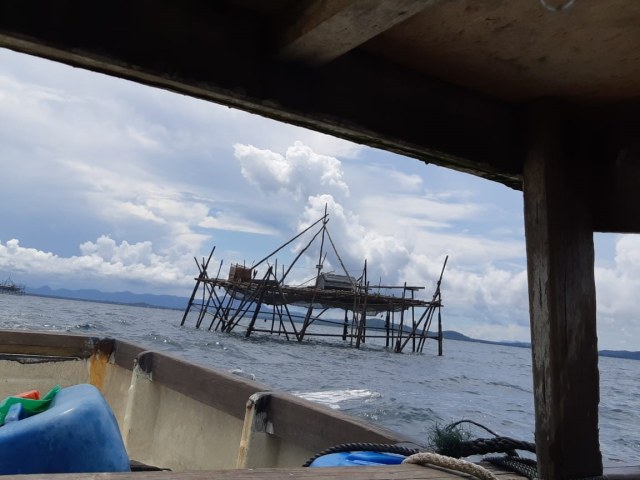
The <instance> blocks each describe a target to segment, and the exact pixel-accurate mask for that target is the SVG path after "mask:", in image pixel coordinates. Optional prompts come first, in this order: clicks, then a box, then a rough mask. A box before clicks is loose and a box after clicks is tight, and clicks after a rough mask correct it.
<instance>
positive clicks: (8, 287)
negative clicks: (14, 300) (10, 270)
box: [0, 278, 25, 295]
mask: <svg viewBox="0 0 640 480" xmlns="http://www.w3.org/2000/svg"><path fill="white" fill-rule="evenodd" d="M24 289H25V286H24V285H18V284H17V283H15V282H13V281H12V280H11V278H8V279H6V280H5V281H4V282H0V293H7V294H9V295H24Z"/></svg>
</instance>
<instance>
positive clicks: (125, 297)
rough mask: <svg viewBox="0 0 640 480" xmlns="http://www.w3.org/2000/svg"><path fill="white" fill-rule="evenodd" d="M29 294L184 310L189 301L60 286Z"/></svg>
mask: <svg viewBox="0 0 640 480" xmlns="http://www.w3.org/2000/svg"><path fill="white" fill-rule="evenodd" d="M26 293H27V295H40V296H44V297H56V298H68V299H73V300H86V301H91V302H104V303H119V304H124V305H134V306H139V307H156V308H171V309H175V310H184V309H185V308H186V307H187V302H188V301H189V299H188V298H186V297H178V296H173V295H153V294H150V293H145V294H140V293H131V292H101V291H100V290H89V289H82V290H68V289H66V288H60V289H56V290H53V289H51V288H50V287H47V286H44V287H40V288H29V287H27V289H26Z"/></svg>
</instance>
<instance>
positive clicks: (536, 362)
mask: <svg viewBox="0 0 640 480" xmlns="http://www.w3.org/2000/svg"><path fill="white" fill-rule="evenodd" d="M527 125H528V129H527V130H528V132H527V137H526V140H527V152H526V155H525V164H524V174H523V177H524V214H525V231H526V244H527V268H528V280H529V311H530V317H531V337H532V343H533V348H532V355H533V379H534V394H535V410H536V449H537V457H538V469H539V475H540V476H541V478H544V479H545V480H559V479H562V480H564V479H570V478H582V477H589V476H597V475H601V474H602V455H601V453H600V446H599V441H598V402H599V374H598V351H597V334H596V293H595V282H594V248H593V221H592V212H591V206H590V204H589V192H588V190H589V188H590V186H591V185H592V183H591V175H592V173H591V164H590V159H589V154H588V143H589V138H588V134H587V133H586V132H584V131H581V130H580V128H579V127H578V126H577V125H576V124H575V123H573V122H572V121H571V120H570V118H569V116H568V114H567V113H566V111H565V109H564V108H562V107H561V106H559V105H555V104H553V103H552V102H550V101H545V102H540V103H538V104H535V105H533V106H532V108H531V110H530V112H529V113H528V122H527Z"/></svg>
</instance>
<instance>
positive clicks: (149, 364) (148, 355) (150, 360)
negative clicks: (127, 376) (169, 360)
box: [134, 350, 155, 380]
mask: <svg viewBox="0 0 640 480" xmlns="http://www.w3.org/2000/svg"><path fill="white" fill-rule="evenodd" d="M154 354H155V352H153V351H151V350H145V351H144V352H140V353H139V354H138V356H137V357H136V360H135V366H134V372H136V373H137V374H138V375H143V376H145V377H147V378H148V379H149V380H152V375H153V365H154V363H155V362H154V357H155V355H154Z"/></svg>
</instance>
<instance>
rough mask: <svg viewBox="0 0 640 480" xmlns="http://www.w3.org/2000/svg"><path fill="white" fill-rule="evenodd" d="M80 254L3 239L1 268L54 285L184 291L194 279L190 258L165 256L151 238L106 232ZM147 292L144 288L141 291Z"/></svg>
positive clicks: (85, 246) (0, 259)
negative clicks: (136, 238) (187, 270)
mask: <svg viewBox="0 0 640 480" xmlns="http://www.w3.org/2000/svg"><path fill="white" fill-rule="evenodd" d="M80 253H81V254H80V255H76V256H71V257H61V256H58V255H55V254H54V253H51V252H44V251H40V250H37V249H34V248H25V247H22V246H21V245H20V242H19V241H18V240H16V239H12V240H8V241H7V242H6V243H5V244H2V242H0V269H2V270H7V271H11V272H14V273H16V274H18V275H20V276H21V278H25V279H27V281H29V280H31V279H33V280H35V279H39V280H41V279H43V278H47V279H48V283H49V284H50V285H51V286H54V287H58V288H59V287H71V286H72V287H71V288H74V287H75V288H79V287H86V285H88V284H89V285H92V286H94V287H96V286H98V285H100V286H102V287H106V288H109V289H111V290H113V289H117V286H120V288H122V285H135V284H144V285H146V286H147V288H149V287H156V288H162V289H165V290H167V291H172V292H175V293H178V292H180V293H183V292H184V291H185V289H186V288H187V287H188V285H189V284H192V283H193V280H192V278H193V275H189V274H188V273H185V271H184V263H185V260H186V259H184V258H183V259H176V258H171V257H170V256H163V255H160V254H158V253H155V252H154V251H153V245H152V243H151V242H149V241H146V242H139V243H134V244H130V243H128V242H126V241H123V242H121V243H119V244H118V243H116V242H115V241H114V240H113V239H111V238H109V237H107V236H102V237H100V238H98V239H97V240H96V241H95V242H85V243H83V244H82V245H80ZM139 293H144V292H139Z"/></svg>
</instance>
